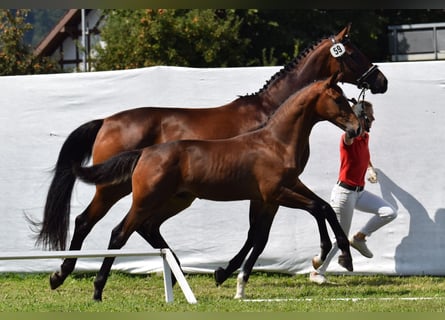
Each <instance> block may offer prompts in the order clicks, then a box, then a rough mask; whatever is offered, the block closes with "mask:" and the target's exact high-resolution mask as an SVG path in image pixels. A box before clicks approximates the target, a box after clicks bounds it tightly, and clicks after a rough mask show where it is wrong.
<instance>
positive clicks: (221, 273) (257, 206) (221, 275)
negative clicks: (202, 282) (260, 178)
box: [214, 201, 263, 286]
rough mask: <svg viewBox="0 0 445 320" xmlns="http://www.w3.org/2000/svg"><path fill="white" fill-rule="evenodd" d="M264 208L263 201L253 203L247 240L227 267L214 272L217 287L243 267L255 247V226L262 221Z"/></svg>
mask: <svg viewBox="0 0 445 320" xmlns="http://www.w3.org/2000/svg"><path fill="white" fill-rule="evenodd" d="M262 206H263V202H261V201H251V202H250V208H249V231H248V233H247V239H246V242H245V243H244V245H243V247H242V248H241V250H240V251H239V252H238V253H237V254H236V255H235V256H234V257H233V258H232V259H231V260H230V261H229V264H228V265H227V267H226V268H225V269H224V268H221V267H220V268H218V269H216V270H215V272H214V278H215V282H216V285H217V286H219V285H221V284H223V282H224V281H226V280H227V278H228V277H230V275H231V274H232V273H233V272H235V271H236V270H237V269H238V268H239V267H241V265H242V263H243V262H244V259H245V258H246V256H247V254H248V253H249V251H250V249H252V247H253V237H254V234H255V230H256V229H257V228H256V226H255V224H256V223H257V221H258V220H259V219H260V218H259V212H260V211H261V207H262Z"/></svg>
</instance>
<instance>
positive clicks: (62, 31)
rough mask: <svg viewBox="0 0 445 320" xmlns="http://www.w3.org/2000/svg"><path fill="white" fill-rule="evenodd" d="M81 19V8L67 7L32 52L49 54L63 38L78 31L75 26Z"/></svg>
mask: <svg viewBox="0 0 445 320" xmlns="http://www.w3.org/2000/svg"><path fill="white" fill-rule="evenodd" d="M87 11H89V10H87ZM81 19H82V16H81V9H69V10H68V11H67V12H66V14H65V15H64V16H63V17H62V18H60V20H59V22H58V23H57V24H56V25H55V27H54V28H53V29H52V30H51V31H50V32H49V33H48V34H47V35H46V37H45V38H43V40H42V41H40V43H39V44H38V45H37V46H36V48H35V49H34V54H35V55H36V56H49V55H51V54H52V53H53V52H54V50H56V49H57V48H58V47H59V45H60V43H61V42H63V40H65V39H66V38H67V37H68V36H71V35H75V34H77V33H78V32H79V30H78V27H77V26H78V25H79V24H80V23H81Z"/></svg>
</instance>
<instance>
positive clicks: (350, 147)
mask: <svg viewBox="0 0 445 320" xmlns="http://www.w3.org/2000/svg"><path fill="white" fill-rule="evenodd" d="M352 108H353V109H354V113H355V114H356V115H357V117H358V118H359V120H360V123H361V126H362V128H363V130H362V133H361V134H360V135H359V136H357V137H355V138H349V137H348V136H347V135H346V134H343V135H342V137H341V141H340V172H339V177H338V181H337V183H336V184H335V186H334V187H333V189H332V193H331V206H332V208H333V209H334V211H335V213H336V214H337V218H338V220H339V222H340V225H341V226H342V228H343V231H344V232H345V233H346V235H348V234H349V230H350V228H351V221H352V216H353V213H354V209H357V210H360V211H363V212H368V213H372V214H374V216H373V217H372V218H371V219H370V220H369V221H368V222H367V223H366V224H365V226H364V227H363V228H362V229H360V231H358V232H357V233H355V234H354V235H353V236H352V237H351V238H350V239H349V242H350V244H351V246H352V247H353V248H355V249H356V250H357V251H359V252H360V253H361V254H362V255H363V256H365V257H367V258H372V257H373V254H372V252H371V250H369V248H368V246H367V245H366V237H368V236H370V235H371V234H372V233H373V232H374V231H376V230H378V229H380V228H381V227H383V226H384V225H386V224H387V223H389V222H391V221H392V220H394V219H395V218H396V216H397V212H396V209H394V208H393V207H392V206H391V205H390V204H389V203H388V202H387V201H385V200H384V199H382V198H380V197H378V196H376V195H374V194H372V193H371V192H369V191H366V190H364V186H365V177H366V175H368V181H369V182H371V183H376V182H377V173H376V171H375V170H374V167H373V165H372V163H371V156H370V152H369V145H368V142H369V131H370V129H371V126H372V122H373V121H374V111H373V107H372V104H371V103H370V102H368V101H360V102H358V103H356V104H354V105H353V106H352ZM337 252H338V245H337V243H336V242H335V243H334V244H333V246H332V249H331V251H330V252H329V253H328V255H327V257H326V260H325V261H324V262H322V261H321V259H320V257H319V256H315V257H314V258H313V259H312V266H313V267H314V270H313V271H312V272H311V273H310V274H309V280H310V281H311V282H315V283H318V284H323V283H326V282H327V278H326V277H325V272H326V270H327V268H328V266H329V263H330V262H331V260H332V258H333V257H334V256H335V255H336V253H337Z"/></svg>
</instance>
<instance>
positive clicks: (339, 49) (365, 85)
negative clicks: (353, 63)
mask: <svg viewBox="0 0 445 320" xmlns="http://www.w3.org/2000/svg"><path fill="white" fill-rule="evenodd" d="M331 41H332V46H331V48H330V52H331V55H332V56H333V57H334V58H335V59H337V60H338V61H339V63H340V71H341V72H344V69H345V68H344V63H345V62H344V61H343V55H344V54H345V53H346V49H345V46H344V44H346V43H348V42H349V41H350V40H349V37H348V36H345V38H344V39H343V40H342V41H341V42H337V40H335V37H334V36H332V37H331ZM377 70H378V67H377V66H376V65H372V66H371V67H370V68H369V69H368V70H366V71H365V72H364V73H363V74H362V75H361V76H360V77H359V78H358V79H357V88H359V89H370V87H371V85H370V84H369V81H368V80H369V78H370V77H371V75H373V74H374V73H375V72H376V71H377ZM362 93H363V94H364V91H362Z"/></svg>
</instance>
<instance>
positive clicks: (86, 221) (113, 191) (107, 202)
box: [50, 185, 131, 289]
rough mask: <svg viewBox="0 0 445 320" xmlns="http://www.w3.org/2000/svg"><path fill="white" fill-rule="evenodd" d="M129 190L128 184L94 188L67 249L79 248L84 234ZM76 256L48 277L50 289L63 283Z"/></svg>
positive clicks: (78, 219) (68, 259)
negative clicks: (89, 201)
mask: <svg viewBox="0 0 445 320" xmlns="http://www.w3.org/2000/svg"><path fill="white" fill-rule="evenodd" d="M130 192H131V187H130V186H129V185H126V186H124V185H120V186H119V185H114V186H106V187H101V188H99V187H98V188H97V189H96V194H95V195H94V198H93V200H92V201H91V203H90V204H89V205H88V207H87V208H86V209H85V210H84V211H83V212H82V213H81V214H80V215H79V216H77V217H76V221H75V227H74V234H73V237H72V239H71V244H70V247H69V250H80V249H81V247H82V243H83V241H84V240H85V238H86V236H87V235H88V234H89V233H90V231H91V230H92V228H93V227H94V225H95V224H96V223H97V222H98V221H99V220H100V219H102V218H103V217H104V216H105V215H106V213H107V212H108V210H110V208H111V207H112V206H113V205H114V204H115V203H116V202H117V201H118V200H119V199H121V198H123V197H124V196H125V195H127V194H129V193H130ZM76 262H77V259H76V258H67V259H64V260H63V262H62V265H61V266H60V271H56V272H54V273H53V274H52V275H51V277H50V286H51V289H56V288H58V287H59V286H60V285H62V284H63V282H64V281H65V279H66V278H67V277H68V276H69V275H70V274H71V272H73V270H74V267H75V266H76Z"/></svg>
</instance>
